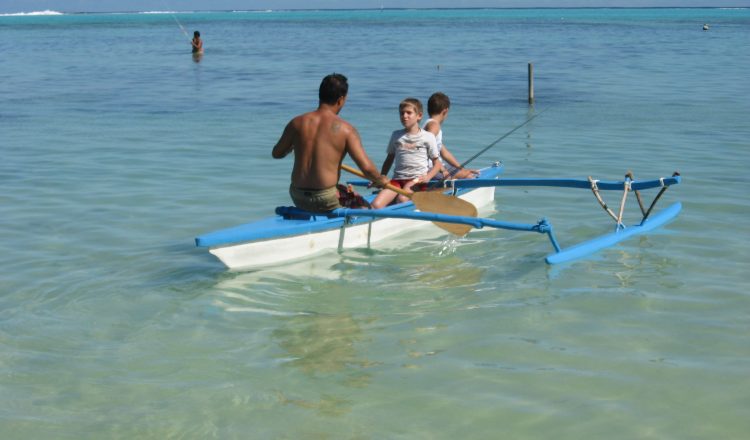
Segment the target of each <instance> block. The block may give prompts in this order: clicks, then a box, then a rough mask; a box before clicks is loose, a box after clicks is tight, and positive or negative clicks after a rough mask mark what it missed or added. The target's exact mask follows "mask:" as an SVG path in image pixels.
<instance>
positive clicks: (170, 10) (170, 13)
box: [162, 1, 192, 41]
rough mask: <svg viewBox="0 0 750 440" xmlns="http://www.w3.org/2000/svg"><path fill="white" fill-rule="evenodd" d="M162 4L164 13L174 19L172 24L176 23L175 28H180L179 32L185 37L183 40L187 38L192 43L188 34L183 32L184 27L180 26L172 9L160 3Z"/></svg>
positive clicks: (164, 3)
mask: <svg viewBox="0 0 750 440" xmlns="http://www.w3.org/2000/svg"><path fill="white" fill-rule="evenodd" d="M162 4H163V5H164V9H165V11H167V12H169V15H171V16H172V18H173V19H174V22H175V23H177V26H179V27H180V30H181V31H182V34H183V35H185V38H187V39H188V40H189V41H192V39H191V38H190V34H188V32H187V31H186V30H185V27H184V26H182V23H180V20H178V19H177V16H176V15H175V14H174V12H173V11H172V9H171V8H170V7H169V6H167V3H166V2H164V1H162Z"/></svg>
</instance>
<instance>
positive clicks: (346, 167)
mask: <svg viewBox="0 0 750 440" xmlns="http://www.w3.org/2000/svg"><path fill="white" fill-rule="evenodd" d="M341 169H342V170H344V171H348V172H350V173H352V174H355V175H357V176H359V177H362V178H364V179H367V177H366V176H365V174H364V173H363V172H362V171H360V170H358V169H356V168H352V167H350V166H349V165H347V164H344V163H342V164H341ZM368 180H369V179H368ZM385 187H386V188H388V189H389V190H391V191H394V192H397V193H399V194H401V195H402V196H406V197H408V198H411V196H412V193H410V192H408V191H404V190H403V189H401V188H399V187H396V186H393V185H391V184H390V183H388V184H386V185H385Z"/></svg>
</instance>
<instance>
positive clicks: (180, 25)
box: [172, 14, 190, 40]
mask: <svg viewBox="0 0 750 440" xmlns="http://www.w3.org/2000/svg"><path fill="white" fill-rule="evenodd" d="M172 18H174V21H175V22H176V23H177V26H179V27H180V30H181V31H182V33H183V34H185V38H187V39H188V40H190V35H188V33H187V31H186V30H185V28H184V27H183V26H182V23H180V20H178V19H177V16H176V15H174V14H172Z"/></svg>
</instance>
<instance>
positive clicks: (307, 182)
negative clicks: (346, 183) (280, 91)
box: [292, 109, 352, 189]
mask: <svg viewBox="0 0 750 440" xmlns="http://www.w3.org/2000/svg"><path fill="white" fill-rule="evenodd" d="M292 125H293V127H294V130H293V133H294V138H293V141H292V143H293V144H294V159H295V160H294V170H293V171H292V184H293V185H294V186H296V187H297V188H313V189H323V188H330V187H332V186H334V185H336V183H337V182H338V180H339V179H338V178H339V164H340V163H341V160H342V158H343V157H344V154H345V152H346V142H347V134H348V133H350V132H351V130H352V127H351V126H350V125H349V124H348V123H347V122H346V121H344V120H342V119H341V118H339V117H338V116H337V115H336V114H334V113H333V112H330V111H326V110H321V109H318V110H315V111H312V112H309V113H305V114H303V115H300V116H297V117H296V118H294V119H293V120H292Z"/></svg>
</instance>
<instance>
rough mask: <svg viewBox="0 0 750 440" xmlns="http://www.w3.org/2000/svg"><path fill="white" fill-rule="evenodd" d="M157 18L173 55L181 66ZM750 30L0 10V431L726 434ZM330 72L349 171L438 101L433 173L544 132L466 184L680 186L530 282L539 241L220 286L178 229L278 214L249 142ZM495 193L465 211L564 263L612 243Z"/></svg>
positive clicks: (206, 260) (392, 15) (602, 227)
mask: <svg viewBox="0 0 750 440" xmlns="http://www.w3.org/2000/svg"><path fill="white" fill-rule="evenodd" d="M704 23H708V24H709V25H710V26H711V28H710V30H709V31H707V32H704V31H702V30H701V27H702V25H703V24H704ZM180 25H183V26H184V27H185V28H186V30H187V31H188V32H192V31H193V30H195V29H199V30H200V31H201V33H202V35H203V38H204V41H205V43H204V44H205V49H206V54H205V56H204V57H203V58H202V59H201V60H200V61H199V62H194V60H193V59H192V58H191V56H190V55H189V43H188V39H187V38H186V37H185V35H183V33H182V31H181V30H180V27H179V26H180ZM749 25H750V10H748V9H561V10H553V9H544V10H531V9H515V10H432V11H409V10H404V11H401V10H399V11H383V12H381V11H316V12H301V11H298V12H294V11H291V12H265V13H259V12H245V13H218V12H217V13H192V14H177V15H174V16H173V15H171V14H91V15H63V16H34V17H31V16H27V17H12V16H4V17H0V38H1V39H2V41H3V42H4V49H3V52H4V54H3V55H4V56H3V59H2V60H1V61H0V103H2V105H0V133H1V135H0V157H1V159H0V184H2V188H3V191H2V193H0V214H1V215H0V267H2V272H1V273H2V277H1V278H0V372H2V374H1V375H0V396H2V397H0V437H2V438H4V439H5V438H7V439H15V438H17V439H27V438H71V439H73V438H75V439H79V438H155V439H161V438H171V437H178V438H212V437H216V438H372V439H376V438H378V439H379V438H404V439H405V438H409V439H412V438H419V439H437V438H446V439H447V438H457V437H463V438H514V439H522V438H529V439H536V438H559V439H580V438H608V439H633V438H654V439H686V438H711V439H714V438H722V439H733V438H745V437H746V435H747V432H750V422H749V421H748V420H750V419H748V417H747V414H748V411H749V410H750V401H749V400H748V397H747V396H748V393H749V392H750V379H748V378H749V377H750V376H749V375H748V372H749V371H750V341H749V340H748V334H749V331H750V315H748V307H749V306H750V297H748V293H747V291H748V287H750V286H749V283H748V278H747V268H748V263H750V250H749V245H750V221H748V217H747V214H748V208H747V206H748V196H747V191H746V188H747V185H748V184H749V183H750V179H748V177H747V172H746V167H747V165H748V164H750V140H749V139H750V119H748V114H750V101H749V100H748V96H750V86H749V84H750V83H748V81H747V79H746V78H747V71H748V70H750V52H748V50H747V44H748V41H750V38H749V37H750V26H749ZM529 62H533V63H534V68H535V85H536V98H537V102H536V105H535V108H533V109H530V108H529V106H528V104H527V102H526V68H527V63H529ZM333 71H336V72H343V73H344V74H346V75H347V76H348V77H349V79H350V96H349V100H348V104H347V106H346V107H345V109H344V111H343V113H342V116H343V117H345V118H346V119H348V120H349V121H351V122H352V123H354V124H355V125H356V126H357V127H358V129H359V131H360V133H361V135H362V138H363V141H364V144H365V147H366V148H367V151H368V153H369V154H370V156H371V157H372V158H373V159H374V160H375V162H377V163H378V164H379V163H380V162H381V161H382V160H383V158H384V157H385V146H386V142H387V140H388V137H389V134H390V132H391V131H392V130H393V129H395V128H398V127H399V122H398V117H397V110H396V107H397V105H398V102H399V101H400V100H401V99H402V98H404V97H406V96H417V97H419V98H421V99H423V100H424V99H426V98H427V97H428V96H429V95H430V94H431V93H432V92H434V91H436V90H442V91H444V92H446V93H447V94H448V95H450V96H451V98H452V101H453V108H452V110H451V114H450V118H449V119H448V121H447V123H446V125H445V126H444V130H445V141H446V144H447V145H449V146H450V147H451V150H452V151H453V152H454V153H455V154H456V155H457V156H458V157H459V159H462V158H467V157H470V156H471V155H473V154H474V153H475V152H477V151H479V150H481V149H482V148H484V147H485V146H487V145H489V144H490V143H491V142H492V141H494V140H495V139H497V138H498V137H500V136H501V135H502V134H504V133H506V132H507V131H509V130H511V129H512V128H513V127H515V126H517V125H518V124H520V123H522V122H523V121H525V120H526V118H527V117H529V115H531V114H534V113H535V112H539V111H542V110H545V112H544V113H543V114H542V115H540V116H539V117H537V118H536V119H534V121H532V122H531V123H530V124H528V125H527V126H524V127H523V128H522V129H520V130H518V131H517V132H516V133H514V134H513V135H511V136H510V137H508V138H507V139H505V140H504V141H502V142H501V143H500V144H498V145H497V146H496V147H494V148H493V149H491V150H489V151H488V152H487V153H485V154H484V155H483V156H481V157H480V158H479V159H477V161H476V162H475V163H476V164H477V165H484V164H488V163H490V162H491V161H494V160H501V161H503V163H504V164H505V166H506V168H507V170H506V175H507V176H509V177H529V176H538V177H578V178H585V177H586V176H589V175H591V176H593V177H595V178H599V179H619V178H621V177H622V176H623V174H624V173H625V172H626V171H627V170H632V171H633V172H634V173H635V176H636V177H641V178H654V177H659V176H668V175H671V173H672V172H673V171H675V170H679V171H680V172H681V174H682V175H683V178H684V180H683V184H681V185H679V186H677V187H674V188H672V189H670V190H669V191H667V192H666V193H665V195H664V197H663V200H662V201H661V203H662V206H666V205H667V204H669V203H672V202H674V201H678V200H679V201H682V203H683V205H684V210H683V213H682V214H681V215H680V217H678V219H677V220H676V221H674V222H673V223H671V224H669V225H668V226H667V227H665V228H663V229H661V230H660V231H659V232H657V233H655V234H651V235H648V236H645V237H639V238H635V239H632V240H630V241H627V242H625V243H622V244H620V245H618V246H616V247H614V248H611V249H608V250H605V251H603V252H601V253H598V254H597V255H595V256H592V257H591V258H587V259H585V260H581V261H578V262H575V263H572V264H568V265H564V266H560V267H557V266H555V267H549V266H546V265H545V264H544V263H543V257H544V256H545V255H546V254H547V253H549V252H550V251H551V248H550V246H549V243H548V242H546V241H545V240H544V238H543V237H541V236H538V235H532V234H523V233H514V232H507V231H493V230H483V231H479V232H475V233H472V234H470V235H469V236H468V237H467V238H464V239H462V240H460V241H453V242H451V241H447V240H446V238H445V237H443V236H434V235H429V234H425V235H424V236H421V235H419V236H415V237H412V239H414V240H415V241H410V244H409V245H408V246H404V245H403V243H400V242H399V241H398V240H392V241H389V242H386V243H383V244H382V245H378V246H376V247H375V248H373V249H369V250H367V249H358V250H347V251H345V252H343V253H341V254H336V253H331V254H326V255H324V256H321V257H320V258H317V259H315V260H308V261H304V262H300V263H295V264H293V265H289V266H285V267H277V268H272V269H268V270H262V271H252V272H230V271H227V270H225V269H224V268H223V267H222V265H221V264H220V263H219V262H218V261H216V260H215V259H214V258H213V257H212V256H211V255H209V254H208V253H207V252H206V251H205V250H203V249H197V248H195V247H193V237H195V236H196V235H199V234H201V233H204V232H208V231H211V230H214V229H218V228H223V227H227V226H233V225H236V224H239V223H244V222H247V221H249V220H253V219H257V218H261V217H264V216H267V215H269V214H270V213H271V212H272V209H273V207H274V206H277V205H282V204H288V203H289V200H288V194H287V190H286V188H287V185H288V180H289V172H290V169H291V161H290V160H280V161H279V160H273V159H272V158H271V155H270V150H271V147H272V146H273V144H274V143H275V142H276V140H277V138H278V136H279V135H280V134H281V130H282V129H283V127H284V125H285V124H286V122H287V121H288V119H289V118H290V117H292V116H293V115H295V114H298V113H301V112H303V111H307V110H309V109H312V108H314V106H315V105H316V103H317V95H316V93H317V86H318V84H319V81H320V79H321V78H322V77H323V76H324V75H325V74H328V73H331V72H333ZM496 196H497V200H496V204H495V206H494V211H495V212H494V213H490V215H491V216H492V217H493V218H497V219H502V220H511V221H522V222H533V221H535V220H536V219H537V218H539V217H542V216H546V217H548V218H549V220H550V221H551V223H552V224H553V225H555V228H556V231H557V233H558V235H559V238H560V241H561V242H562V243H561V244H562V245H563V246H566V245H570V244H572V243H575V242H577V241H580V240H583V239H585V238H587V237H591V236H592V235H596V234H600V233H603V232H608V231H609V230H610V228H611V220H610V219H609V218H608V217H607V216H606V214H605V213H604V212H603V211H602V210H601V208H600V207H599V206H598V204H597V203H596V202H595V200H594V199H593V197H592V196H591V194H590V193H589V192H586V191H578V192H576V191H572V190H567V191H566V190H548V189H502V190H498V191H497V194H496ZM605 196H606V197H607V201H608V202H609V203H610V205H613V206H617V205H618V204H619V194H613V193H607V194H606V195H605ZM631 202H632V200H631ZM629 208H630V209H631V212H633V211H632V210H637V208H636V207H635V206H634V205H629ZM633 218H634V216H630V217H626V220H630V221H632V219H633Z"/></svg>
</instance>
